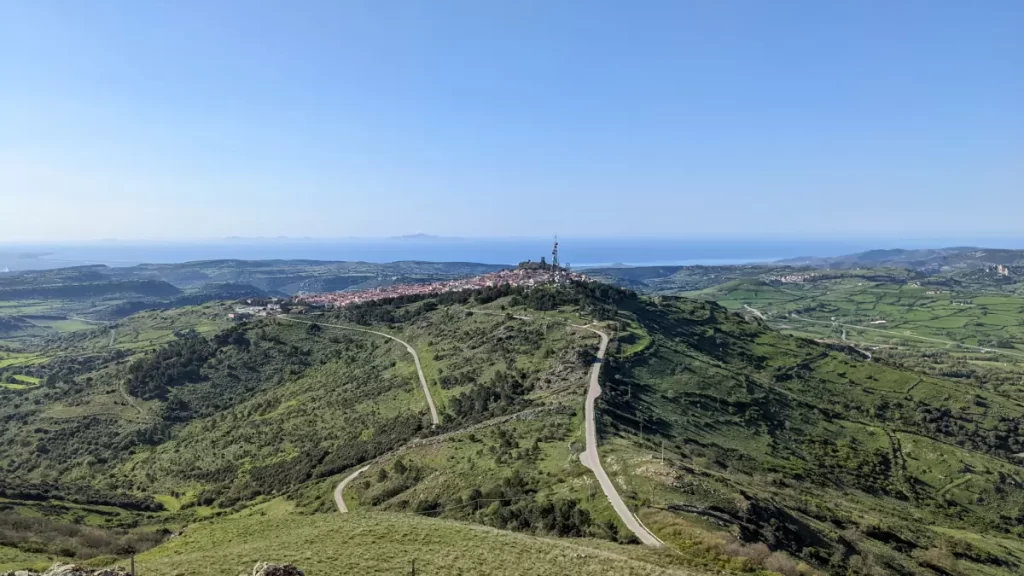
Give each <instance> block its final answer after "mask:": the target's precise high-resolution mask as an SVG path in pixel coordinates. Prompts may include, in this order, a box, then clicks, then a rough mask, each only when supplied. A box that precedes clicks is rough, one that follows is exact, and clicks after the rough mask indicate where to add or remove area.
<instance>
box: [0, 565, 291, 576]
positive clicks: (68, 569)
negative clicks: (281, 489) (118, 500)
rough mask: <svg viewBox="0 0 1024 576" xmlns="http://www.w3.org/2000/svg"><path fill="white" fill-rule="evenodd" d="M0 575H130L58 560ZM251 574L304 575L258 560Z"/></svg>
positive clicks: (256, 575)
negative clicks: (40, 569)
mask: <svg viewBox="0 0 1024 576" xmlns="http://www.w3.org/2000/svg"><path fill="white" fill-rule="evenodd" d="M0 576H131V572H128V571H127V570H125V569H124V568H121V567H117V568H104V569H101V570H90V569H88V568H82V567H81V566H76V565H75V564H61V563H60V562H58V563H56V564H54V565H53V566H50V568H49V569H47V571H46V572H43V573H42V574H40V573H38V572H32V571H31V570H18V571H17V572H3V573H0ZM252 576H306V575H305V573H303V572H302V570H299V569H298V568H296V567H295V566H292V565H291V564H269V563H267V562H259V563H257V564H256V566H253V569H252Z"/></svg>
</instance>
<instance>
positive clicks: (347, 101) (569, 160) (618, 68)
mask: <svg viewBox="0 0 1024 576" xmlns="http://www.w3.org/2000/svg"><path fill="white" fill-rule="evenodd" d="M1022 215H1024V2H1020V1H1019V0H987V1H986V2H974V3H972V2H953V1H948V2H947V1H934V0H927V1H922V0H901V1H899V2H889V1H868V0H865V1H838V2H820V1H817V0H814V1H802V0H785V1H781V2H763V1H761V0H726V1H717V0H700V1H688V0H670V1H664V2H660V1H655V0H642V1H639V2H625V1H614V2H605V1H591V0H587V1H583V0H580V1H568V0H525V1H514V2H513V1H511V0H510V1H487V2H480V1H478V0H465V1H450V0H429V1H427V0H424V1H416V2H412V1H402V0H387V1H379V0H377V1H366V2H347V1H344V0H324V1H313V0H300V1H297V2H267V1H254V0H246V1H238V2H235V1H227V0H214V1H212V2H208V1H194V2H193V1H187V0H176V1H173V2H164V1H144V2H138V1H116V0H103V1H100V2H88V1H85V0H63V1H49V0H32V1H24V0H0V222H2V226H0V242H30V241H68V240H92V239H101V238H119V239H135V240H140V239H150V240H156V239H159V240H169V239H170V240H175V239H177V240H182V239H203V238H221V237H226V236H247V237H248V236H293V237H296V236H308V237H346V236H371V237H375V236H392V235H404V234H414V233H421V232H422V233H428V234H436V235H445V236H537V235H543V236H548V235H550V234H552V233H555V232H557V233H559V234H566V235H578V236H594V237H597V236H615V237H618V236H645V237H652V236H653V237H659V236H666V237H721V236H727V237H728V236H745V237H760V236H764V237H773V236H787V237H831V236H849V237H876V236H877V237H889V236H901V237H913V236H927V237H947V238H955V237H957V236H961V235H970V236H978V235H991V236H994V237H995V236H1006V235H1014V236H1017V237H1019V236H1021V230H1022V228H1021V217H1022Z"/></svg>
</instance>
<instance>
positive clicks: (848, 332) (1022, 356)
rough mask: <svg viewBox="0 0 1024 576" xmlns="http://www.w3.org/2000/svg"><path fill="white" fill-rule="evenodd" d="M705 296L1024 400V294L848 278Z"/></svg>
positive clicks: (788, 327) (724, 289) (729, 289)
mask: <svg viewBox="0 0 1024 576" xmlns="http://www.w3.org/2000/svg"><path fill="white" fill-rule="evenodd" d="M701 297H705V298H710V299H714V300H715V301H717V302H718V303H720V304H722V305H723V306H726V307H727V308H730V309H742V308H743V306H744V305H748V306H751V307H753V308H756V309H757V310H759V311H761V312H762V313H763V314H764V315H765V317H766V318H767V319H768V322H769V323H770V324H771V325H772V326H774V327H776V328H778V329H780V330H783V331H785V332H789V333H793V334H798V335H801V336H805V337H811V338H818V339H825V340H830V341H836V342H841V341H843V338H844V333H845V341H846V342H848V343H851V344H854V345H857V346H861V347H862V348H865V349H869V350H871V351H872V352H873V353H875V354H876V355H878V356H880V357H883V358H887V359H888V360H890V361H892V362H896V363H899V364H902V365H905V366H907V367H909V368H912V369H914V370H917V371H922V372H926V373H929V374H933V375H941V376H946V377H952V378H958V379H962V380H970V381H972V382H973V383H975V384H978V385H981V386H984V387H990V388H991V389H993V390H995V391H998V392H1000V393H1001V394H1004V395H1006V396H1009V397H1013V398H1015V399H1017V400H1024V387H1022V385H1021V382H1022V381H1024V298H1021V297H1020V296H1012V295H1009V294H1006V293H1001V292H993V291H988V292H985V291H978V290H977V289H952V290H951V289H949V288H946V287H943V286H917V285H913V284H907V283H905V282H890V281H887V282H880V281H870V280H866V279H864V278H842V279H834V280H825V281H815V282H806V283H796V284H785V285H774V286H769V285H765V284H764V283H760V282H744V283H739V284H729V285H722V286H720V287H717V288H714V289H712V290H708V291H705V292H703V293H701ZM792 313H797V316H793V315H792ZM835 322H838V323H839V324H841V325H839V324H835ZM979 348H984V350H981V349H979Z"/></svg>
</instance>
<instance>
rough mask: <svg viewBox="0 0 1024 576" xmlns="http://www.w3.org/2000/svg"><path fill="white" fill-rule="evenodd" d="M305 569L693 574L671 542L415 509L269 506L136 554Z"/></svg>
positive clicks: (145, 567)
mask: <svg viewBox="0 0 1024 576" xmlns="http://www.w3.org/2000/svg"><path fill="white" fill-rule="evenodd" d="M261 560H262V561H268V562H290V563H293V564H295V565H296V566H298V567H299V568H301V569H302V570H304V571H305V572H306V573H307V574H407V573H409V571H410V568H411V566H412V561H413V560H415V561H416V571H417V574H467V575H468V574H503V575H508V576H512V575H516V574H523V575H525V574H529V575H532V576H544V575H548V574H550V575H555V574H558V575H562V574H616V575H622V576H630V575H637V576H639V575H644V576H646V575H654V574H658V575H661V574H696V573H695V572H690V571H687V570H683V569H680V568H675V567H672V566H671V564H672V562H674V558H673V556H672V553H671V552H667V551H655V550H650V549H645V548H642V547H639V546H621V545H617V544H611V543H608V542H599V541H594V540H578V539H574V540H553V539H547V538H536V537H533V536H527V535H524V534H518V533H512V532H505V531H501V530H495V529H493V528H486V527H482V526H476V525H471V524H463V523H457V522H451V521H443V520H436V519H432V518H424V517H420V516H413V515H408V514H391V513H385V512H373V513H365V514H348V515H340V514H322V515H314V516H304V515H295V514H289V513H280V512H274V511H271V512H270V513H269V514H267V515H265V516H263V515H260V514H259V513H257V514H246V515H244V516H243V515H238V516H234V517H231V518H226V519H223V520H215V521H212V522H209V523H204V524H200V525H196V526H193V527H191V528H189V529H188V531H187V532H186V533H185V534H184V535H183V536H181V537H178V538H175V539H173V540H171V541H169V542H167V543H166V544H164V545H162V546H159V547H157V548H154V549H153V550H150V551H149V552H146V553H145V554H142V555H141V556H139V557H138V561H137V566H138V570H139V572H140V573H142V574H146V575H147V576H175V575H185V574H188V575H189V576H205V575H210V576H213V575H217V576H220V575H223V574H238V573H242V572H244V571H246V570H247V569H251V567H252V566H253V564H255V563H256V562H257V561H261Z"/></svg>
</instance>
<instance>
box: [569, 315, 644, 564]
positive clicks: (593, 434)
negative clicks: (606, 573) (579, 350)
mask: <svg viewBox="0 0 1024 576" xmlns="http://www.w3.org/2000/svg"><path fill="white" fill-rule="evenodd" d="M573 326H576V327H577V328H582V329H584V330H590V331H591V332H593V333H594V334H597V335H598V336H600V337H601V347H600V348H598V350H597V361H595V362H594V365H593V366H592V367H591V369H590V389H589V390H588V391H587V403H586V408H585V414H586V419H587V424H586V437H587V449H586V451H584V452H583V453H582V454H580V463H581V464H583V465H584V466H586V467H587V468H589V469H591V470H592V471H593V472H594V476H597V482H598V484H600V485H601V490H603V491H604V495H605V496H607V497H608V501H610V502H611V503H612V508H614V509H615V512H616V513H617V514H618V515H619V518H621V519H622V522H623V523H624V524H625V525H626V527H627V528H629V529H630V531H632V532H633V534H636V537H637V538H639V539H640V541H641V542H643V543H644V544H646V545H648V546H662V545H663V544H664V542H662V541H661V540H659V539H658V537H657V536H655V535H654V534H653V533H651V531H650V530H648V529H647V527H646V526H644V525H643V524H642V523H641V522H640V520H639V519H638V518H637V517H636V516H635V515H633V513H632V512H630V511H629V507H628V506H626V503H625V502H623V501H622V497H621V496H619V492H618V490H616V489H615V485H614V484H612V481H611V478H609V477H608V473H607V472H605V471H604V467H602V466H601V457H600V456H599V455H598V453H597V424H596V423H595V422H594V400H596V399H597V397H598V396H600V395H601V385H600V384H599V383H598V377H599V376H600V375H601V364H602V363H603V361H604V351H605V348H607V347H608V335H607V334H605V333H604V332H601V331H600V330H595V329H593V328H591V327H589V326H577V325H575V324H573Z"/></svg>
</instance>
